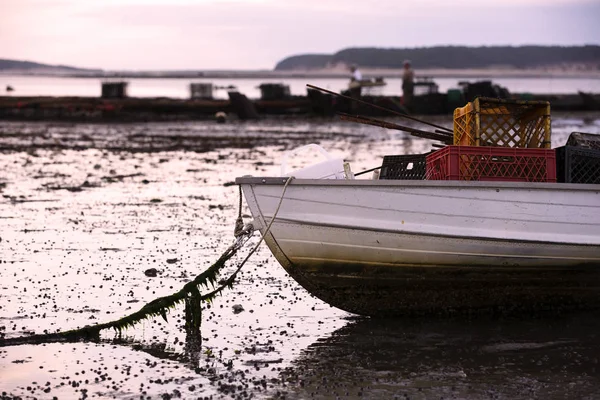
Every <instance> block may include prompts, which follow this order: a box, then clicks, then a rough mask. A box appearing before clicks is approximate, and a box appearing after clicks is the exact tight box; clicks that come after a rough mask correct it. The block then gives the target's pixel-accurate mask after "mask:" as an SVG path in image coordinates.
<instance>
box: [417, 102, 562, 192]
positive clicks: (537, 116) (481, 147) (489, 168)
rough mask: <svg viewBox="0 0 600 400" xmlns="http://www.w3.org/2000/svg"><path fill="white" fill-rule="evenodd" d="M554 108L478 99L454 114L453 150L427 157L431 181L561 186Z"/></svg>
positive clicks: (447, 147)
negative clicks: (558, 183)
mask: <svg viewBox="0 0 600 400" xmlns="http://www.w3.org/2000/svg"><path fill="white" fill-rule="evenodd" d="M550 145H551V141H550V103H548V102H546V101H519V100H518V101H512V100H501V99H492V98H486V97H478V98H476V99H475V100H474V101H473V102H470V103H468V104H467V105H466V106H464V107H461V108H457V109H456V110H455V111H454V145H452V146H446V147H444V148H443V149H441V150H438V151H436V152H434V153H432V154H430V155H428V156H427V168H426V176H427V179H432V180H479V181H513V182H556V161H555V151H554V150H551V149H550Z"/></svg>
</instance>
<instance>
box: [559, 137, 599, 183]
mask: <svg viewBox="0 0 600 400" xmlns="http://www.w3.org/2000/svg"><path fill="white" fill-rule="evenodd" d="M556 178H557V181H558V182H566V183H599V184H600V150H595V149H588V148H584V147H576V146H562V147H557V148H556Z"/></svg>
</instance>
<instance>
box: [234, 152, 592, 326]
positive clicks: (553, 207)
mask: <svg viewBox="0 0 600 400" xmlns="http://www.w3.org/2000/svg"><path fill="white" fill-rule="evenodd" d="M332 162H333V160H329V161H328V163H329V165H332V164H331V163H332ZM336 163H337V165H338V166H337V167H336V168H337V170H338V171H337V172H336V171H335V170H334V172H333V173H331V174H330V175H329V176H318V177H319V178H323V177H327V178H342V179H305V178H306V177H307V176H317V175H315V174H314V173H315V171H316V169H315V168H312V169H311V168H310V167H309V168H307V169H305V170H302V171H296V172H294V173H290V174H286V175H295V178H289V177H286V176H282V177H241V178H237V179H236V183H237V184H238V185H240V186H241V188H242V190H243V193H244V197H245V199H246V202H247V204H248V207H249V208H250V211H251V213H252V216H253V218H254V221H253V224H254V227H255V228H256V229H259V230H260V232H261V233H262V234H263V236H264V240H265V242H266V244H267V245H268V247H269V249H270V250H271V252H272V253H273V254H274V256H275V257H276V258H277V260H278V261H279V263H280V264H281V265H282V266H283V267H284V268H285V270H286V271H287V272H288V273H289V274H290V276H291V277H292V278H293V279H295V280H296V281H297V282H298V283H299V284H300V285H302V286H303V287H304V288H305V289H306V290H308V291H309V292H310V293H312V294H313V295H315V296H316V297H318V298H320V299H322V300H323V301H325V302H327V303H329V304H331V305H332V306H335V307H338V308H340V309H343V310H346V311H349V312H352V313H356V314H362V315H375V316H387V315H406V314H421V313H453V312H469V313H471V312H486V313H487V312H501V313H506V312H508V313H510V312H512V311H527V310H531V311H545V310H552V311H556V310H557V309H558V310H563V309H571V308H580V307H583V308H588V307H596V306H599V305H600V185H597V184H567V183H529V182H476V181H428V180H421V181H408V180H376V179H348V178H352V176H351V174H348V171H347V170H346V172H345V173H344V171H343V169H340V167H339V165H341V164H340V161H339V160H336ZM282 175H283V174H282ZM321 175H322V174H321ZM344 178H345V179H344ZM288 180H289V182H288ZM269 225H270V226H269Z"/></svg>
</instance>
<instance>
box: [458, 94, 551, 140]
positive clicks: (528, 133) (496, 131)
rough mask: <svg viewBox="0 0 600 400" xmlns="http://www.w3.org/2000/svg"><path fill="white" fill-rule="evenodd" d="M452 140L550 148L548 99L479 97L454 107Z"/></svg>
mask: <svg viewBox="0 0 600 400" xmlns="http://www.w3.org/2000/svg"><path fill="white" fill-rule="evenodd" d="M454 144H455V145H461V146H500V147H523V148H543V149H549V148H550V146H551V142H550V103H549V102H547V101H524V100H501V99H493V98H488V97H478V98H476V99H475V100H474V101H472V102H470V103H468V104H467V105H466V106H464V107H461V108H457V109H455V110H454Z"/></svg>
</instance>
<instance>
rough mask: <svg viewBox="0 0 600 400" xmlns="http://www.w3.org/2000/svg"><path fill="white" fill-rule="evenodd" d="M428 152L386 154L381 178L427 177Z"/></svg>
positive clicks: (409, 178)
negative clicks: (398, 154) (399, 154)
mask: <svg viewBox="0 0 600 400" xmlns="http://www.w3.org/2000/svg"><path fill="white" fill-rule="evenodd" d="M426 156H427V155H426V154H408V155H401V156H384V157H383V163H382V164H381V171H380V173H379V179H408V180H421V179H425V166H426V165H427V158H426Z"/></svg>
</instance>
